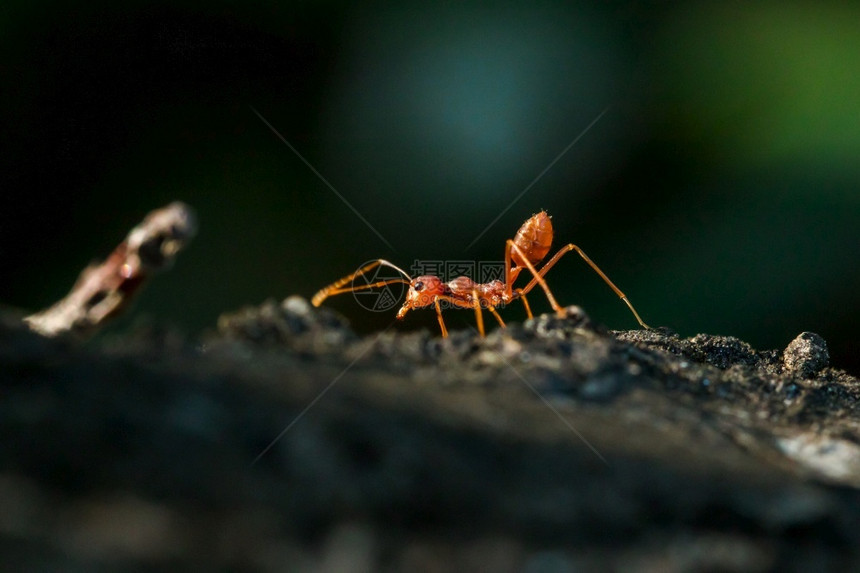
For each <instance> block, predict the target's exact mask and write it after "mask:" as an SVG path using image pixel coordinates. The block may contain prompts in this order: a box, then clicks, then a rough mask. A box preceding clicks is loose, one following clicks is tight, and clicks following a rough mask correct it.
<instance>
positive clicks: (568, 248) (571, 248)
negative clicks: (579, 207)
mask: <svg viewBox="0 0 860 573" xmlns="http://www.w3.org/2000/svg"><path fill="white" fill-rule="evenodd" d="M515 246H516V245H515ZM570 251H576V252H577V253H579V256H580V257H582V259H583V260H584V261H585V262H586V263H588V266H590V267H591V268H592V270H594V272H596V273H597V274H598V275H599V276H600V278H602V279H603V282H605V283H606V284H607V285H609V288H611V289H612V290H613V292H615V294H616V295H618V298H620V299H621V300H622V301H624V304H626V305H627V308H629V309H630V312H632V313H633V316H635V317H636V322H638V323H639V325H640V326H642V328H647V329H649V330H650V329H651V327H650V326H648V325H647V324H645V323H644V322H643V321H642V318H641V317H640V316H639V313H638V312H636V309H635V308H633V304H632V303H631V302H630V300H628V298H627V295H625V294H624V293H623V292H621V289H619V288H618V287H617V286H615V283H613V282H612V281H611V280H609V277H608V276H606V274H605V273H604V272H603V271H601V270H600V267H598V266H597V265H596V264H594V262H593V261H592V260H591V259H589V258H588V255H586V254H585V252H584V251H583V250H582V249H580V248H579V247H577V246H576V245H574V244H573V243H571V244H569V245H566V246H564V247H562V248H561V249H560V250H559V251H558V252H557V253H556V254H555V255H553V257H552V258H551V259H550V260H549V261H547V263H546V264H545V265H544V266H543V268H541V270H540V273H539V274H538V275H536V276H535V278H533V279H532V280H531V282H529V284H527V285H526V288H524V289H523V293H527V292H529V291H530V290H531V289H533V288H534V287H535V285H536V284H537V283H538V282H540V283H542V284H545V283H544V281H543V278H542V277H543V276H544V275H545V274H546V272H547V271H548V270H550V269H551V268H552V266H553V265H555V264H556V263H557V262H558V260H559V259H560V258H561V257H562V256H564V255H565V254H567V253H569V252H570ZM544 288H545V287H544Z"/></svg>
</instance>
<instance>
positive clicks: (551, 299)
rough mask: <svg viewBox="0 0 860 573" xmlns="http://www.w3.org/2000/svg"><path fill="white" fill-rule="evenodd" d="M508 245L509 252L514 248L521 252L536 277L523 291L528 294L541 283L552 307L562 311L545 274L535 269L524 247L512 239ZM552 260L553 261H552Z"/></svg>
mask: <svg viewBox="0 0 860 573" xmlns="http://www.w3.org/2000/svg"><path fill="white" fill-rule="evenodd" d="M507 245H508V248H507V252H510V251H512V250H514V251H516V252H517V253H519V255H520V258H521V259H522V260H523V262H524V263H525V264H526V267H527V268H528V269H529V270H530V271H531V273H532V274H533V275H534V277H535V278H533V279H532V281H531V282H530V283H529V284H528V285H526V288H524V289H522V293H523V294H527V293H528V292H529V291H530V290H531V289H533V288H534V286H535V284H538V283H539V284H540V286H541V288H542V289H543V291H544V293H546V298H547V299H548V300H549V304H550V306H552V309H553V310H554V311H556V312H561V311H562V308H561V306H559V304H558V303H557V302H556V300H555V297H554V296H552V293H551V292H550V290H549V286H548V285H547V284H546V281H545V280H543V275H541V274H540V273H538V272H537V270H535V267H534V265H533V264H531V263H530V262H529V260H528V258H527V257H526V255H525V253H523V251H522V249H520V248H519V247H518V246H517V245H516V243H514V242H513V241H512V240H511V239H508V243H507ZM554 258H555V257H554ZM550 262H552V261H550Z"/></svg>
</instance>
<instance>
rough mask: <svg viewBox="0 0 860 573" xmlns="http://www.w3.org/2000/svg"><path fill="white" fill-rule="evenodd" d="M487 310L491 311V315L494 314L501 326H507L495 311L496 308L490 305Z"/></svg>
mask: <svg viewBox="0 0 860 573" xmlns="http://www.w3.org/2000/svg"><path fill="white" fill-rule="evenodd" d="M487 310H489V311H490V312H491V313H493V316H495V317H496V320H498V321H499V326H501V327H502V328H507V325H505V321H504V320H502V317H501V316H499V313H498V312H496V309H495V308H494V307H492V306H491V307H489V308H488V309H487Z"/></svg>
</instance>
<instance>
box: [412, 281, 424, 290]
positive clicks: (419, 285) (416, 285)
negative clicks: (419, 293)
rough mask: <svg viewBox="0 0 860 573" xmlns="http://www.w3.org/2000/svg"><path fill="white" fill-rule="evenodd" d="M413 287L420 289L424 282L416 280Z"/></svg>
mask: <svg viewBox="0 0 860 573" xmlns="http://www.w3.org/2000/svg"><path fill="white" fill-rule="evenodd" d="M413 288H414V289H415V290H421V289H423V288H424V283H422V282H421V281H418V282H417V283H415V286H414V287H413Z"/></svg>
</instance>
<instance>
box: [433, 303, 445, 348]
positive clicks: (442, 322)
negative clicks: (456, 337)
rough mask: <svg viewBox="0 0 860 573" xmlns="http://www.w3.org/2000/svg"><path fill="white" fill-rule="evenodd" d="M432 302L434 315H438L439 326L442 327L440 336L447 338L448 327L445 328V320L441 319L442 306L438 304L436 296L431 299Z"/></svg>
mask: <svg viewBox="0 0 860 573" xmlns="http://www.w3.org/2000/svg"><path fill="white" fill-rule="evenodd" d="M433 302H434V303H436V316H437V317H439V328H441V329H442V338H448V329H447V328H445V321H444V320H442V307H441V306H439V297H438V296H437V297H436V298H435V299H433Z"/></svg>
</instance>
